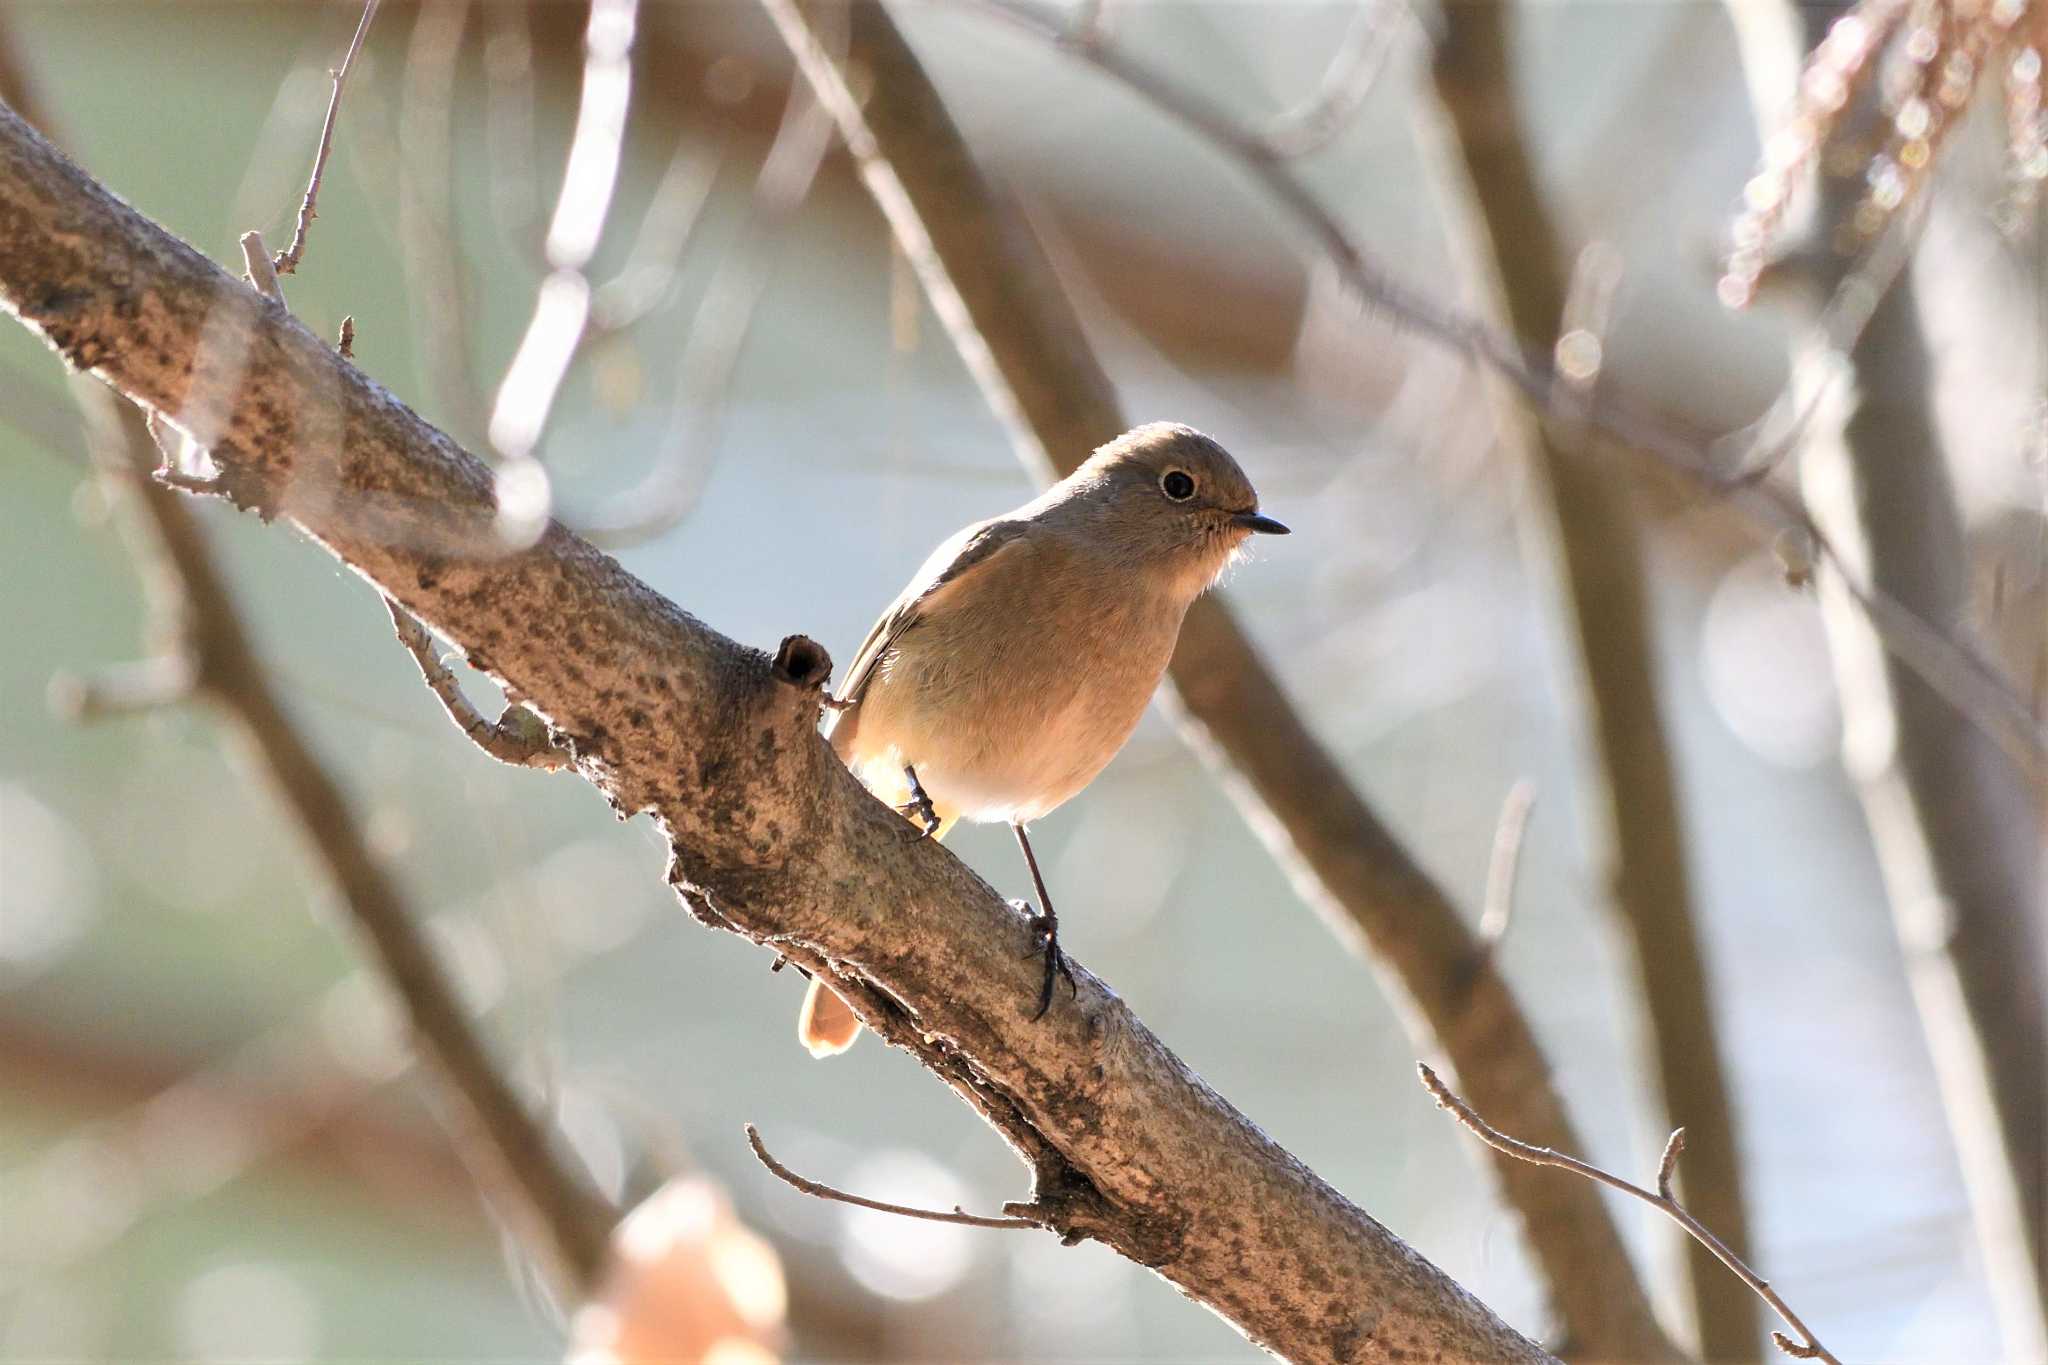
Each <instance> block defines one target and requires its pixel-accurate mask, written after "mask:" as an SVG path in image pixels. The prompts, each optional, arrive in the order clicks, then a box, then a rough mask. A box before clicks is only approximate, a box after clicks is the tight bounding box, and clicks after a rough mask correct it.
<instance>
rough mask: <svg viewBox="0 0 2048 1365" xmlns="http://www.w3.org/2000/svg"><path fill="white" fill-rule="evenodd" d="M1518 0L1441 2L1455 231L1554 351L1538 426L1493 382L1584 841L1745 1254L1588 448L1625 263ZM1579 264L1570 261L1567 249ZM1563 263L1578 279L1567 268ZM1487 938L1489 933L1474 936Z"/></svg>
mask: <svg viewBox="0 0 2048 1365" xmlns="http://www.w3.org/2000/svg"><path fill="white" fill-rule="evenodd" d="M1516 13H1517V10H1516V7H1515V5H1514V3H1513V0H1463V2H1462V3H1458V4H1455V5H1452V6H1450V7H1449V8H1447V9H1445V10H1444V11H1443V13H1442V18H1441V23H1442V26H1443V32H1442V36H1441V38H1440V40H1439V41H1438V43H1437V45H1436V50H1435V58H1434V61H1433V62H1432V64H1431V75H1432V80H1433V84H1434V86H1435V90H1436V95H1437V100H1438V102H1439V104H1440V106H1441V108H1442V111H1443V124H1444V126H1445V131H1446V133H1447V136H1445V137H1444V138H1443V139H1442V141H1443V143H1444V144H1445V146H1444V148H1443V151H1444V156H1445V159H1446V160H1448V161H1449V162H1450V163H1451V166H1450V169H1449V178H1450V179H1451V180H1452V181H1453V184H1454V188H1453V189H1452V190H1451V191H1450V192H1449V193H1447V194H1446V195H1445V196H1444V198H1445V200H1446V212H1447V216H1449V217H1451V218H1453V219H1454V220H1462V222H1461V226H1460V229H1458V230H1453V231H1452V232H1451V234H1450V236H1451V238H1452V240H1453V241H1454V242H1455V243H1457V244H1458V245H1459V246H1461V247H1463V248H1464V251H1463V253H1462V254H1464V255H1466V256H1468V257H1470V259H1467V260H1465V261H1463V262H1461V264H1463V266H1464V267H1465V270H1466V272H1467V274H1468V275H1469V276H1471V277H1472V278H1473V279H1474V280H1475V281H1476V282H1477V283H1478V284H1479V290H1478V292H1479V293H1480V294H1481V296H1482V297H1483V298H1485V299H1486V300H1487V303H1486V304H1485V305H1483V306H1484V308H1485V315H1486V316H1487V317H1488V318H1489V320H1490V321H1497V322H1498V323H1499V324H1501V325H1504V326H1505V327H1506V329H1507V331H1508V333H1509V334H1510V335H1512V336H1514V337H1516V338H1518V339H1519V340H1520V342H1521V343H1522V344H1523V345H1524V346H1526V347H1528V348H1529V349H1530V350H1531V351H1534V350H1535V349H1536V348H1537V347H1539V346H1548V348H1549V350H1550V352H1551V355H1552V357H1553V360H1552V373H1553V374H1554V375H1555V380H1554V382H1553V384H1552V386H1551V389H1550V392H1549V393H1548V394H1546V395H1544V398H1543V403H1544V405H1545V407H1546V409H1547V410H1548V411H1549V412H1550V413H1551V414H1553V415H1552V417H1551V419H1550V420H1548V421H1539V420H1537V419H1536V415H1535V413H1534V412H1532V410H1531V408H1530V407H1529V406H1528V405H1526V404H1525V403H1523V402H1521V401H1519V399H1518V398H1517V396H1516V395H1514V394H1512V393H1509V392H1506V386H1504V385H1501V384H1499V383H1489V384H1488V385H1487V388H1488V390H1489V394H1490V396H1491V397H1493V398H1494V399H1495V400H1496V401H1495V408H1496V420H1497V422H1498V425H1499V427H1500V430H1501V434H1502V437H1503V440H1504V442H1505V443H1506V445H1507V446H1508V447H1509V449H1510V451H1511V452H1512V453H1511V456H1510V458H1515V459H1518V460H1519V461H1520V462H1521V463H1522V464H1523V465H1524V467H1526V469H1527V470H1528V472H1529V475H1530V478H1529V487H1530V493H1531V494H1532V496H1530V497H1528V498H1525V499H1522V500H1521V506H1520V508H1519V509H1518V510H1519V515H1520V516H1521V517H1522V518H1523V519H1524V534H1523V537H1522V539H1523V543H1524V545H1525V546H1527V547H1529V550H1530V554H1529V557H1530V558H1531V559H1532V560H1534V561H1537V562H1536V564H1535V565H1534V566H1533V567H1535V568H1537V569H1538V570H1539V571H1547V572H1548V573H1549V574H1550V576H1551V578H1552V580H1553V582H1554V583H1555V584H1556V589H1557V591H1558V593H1559V595H1560V596H1561V597H1562V598H1563V602H1564V610H1563V612H1562V615H1563V617H1564V623H1565V629H1566V631H1567V632H1568V638H1569V639H1570V641H1571V643H1572V645H1573V646H1574V651H1573V652H1574V654H1575V656H1576V657H1575V658H1574V660H1573V661H1572V664H1571V666H1570V667H1569V668H1568V670H1567V672H1566V674H1565V677H1564V679H1563V688H1564V690H1565V692H1566V695H1567V697H1568V699H1569V700H1568V701H1567V708H1568V714H1569V715H1570V717H1571V720H1572V722H1573V728H1574V729H1576V730H1577V731H1578V732H1579V734H1580V735H1582V736H1583V738H1582V740H1581V741H1580V742H1581V744H1582V745H1583V746H1584V749H1585V751H1586V752H1585V760H1584V761H1585V767H1586V769H1587V781H1586V798H1587V799H1586V805H1587V812H1588V815H1589V817H1590V818H1589V821H1588V823H1589V824H1590V825H1591V830H1590V844H1591V849H1590V854H1591V859H1592V863H1593V865H1594V867H1596V868H1597V869H1598V870H1599V873H1600V876H1601V880H1602V882H1603V883H1604V884H1603V886H1602V888H1601V889H1602V891H1603V892H1604V893H1605V894H1604V895H1602V896H1601V897H1599V899H1598V905H1599V908H1600V909H1601V910H1603V911H1604V912H1606V913H1607V914H1608V915H1609V916H1610V917H1611V919H1612V921H1613V922H1614V924H1615V927H1616V930H1617V934H1616V940H1617V943H1618V944H1619V945H1620V946H1621V947H1622V949H1623V959H1622V968H1623V970H1624V972H1626V973H1627V976H1628V978H1629V979H1630V984H1631V985H1632V986H1633V987H1634V989H1632V990H1630V991H1629V992H1627V997H1628V998H1629V999H1630V1000H1631V1001H1632V1002H1633V1008H1634V1010H1635V1012H1636V1020H1637V1022H1638V1024H1639V1026H1640V1027H1639V1029H1638V1032H1637V1036H1638V1037H1639V1038H1640V1039H1641V1040H1642V1043H1643V1045H1644V1047H1643V1051H1644V1053H1645V1054H1646V1055H1645V1057H1644V1061H1645V1063H1646V1066H1645V1070H1646V1072H1647V1073H1648V1075H1649V1079H1650V1094H1649V1096H1648V1097H1647V1098H1648V1101H1649V1107H1650V1109H1651V1111H1652V1112H1653V1113H1655V1115H1656V1121H1657V1122H1659V1123H1669V1122H1671V1121H1672V1119H1671V1118H1670V1115H1673V1114H1684V1115H1685V1116H1686V1118H1687V1119H1688V1120H1689V1121H1690V1122H1691V1123H1692V1124H1693V1125H1694V1127H1695V1128H1696V1129H1697V1131H1698V1132H1699V1133H1700V1135H1701V1137H1702V1138H1703V1139H1704V1146H1703V1149H1702V1152H1701V1156H1700V1160H1699V1162H1698V1167H1699V1169H1698V1172H1697V1174H1698V1177H1699V1179H1698V1182H1697V1185H1696V1188H1697V1189H1698V1190H1699V1196H1698V1200H1697V1202H1698V1203H1699V1204H1700V1206H1701V1208H1702V1209H1703V1210H1704V1211H1705V1213H1706V1214H1707V1216H1708V1217H1709V1218H1711V1219H1712V1220H1713V1222H1714V1225H1715V1226H1716V1227H1718V1228H1719V1229H1720V1230H1721V1235H1722V1236H1723V1237H1724V1238H1726V1239H1727V1240H1728V1241H1729V1242H1731V1243H1732V1244H1733V1245H1734V1246H1735V1248H1736V1249H1737V1251H1738V1252H1739V1251H1741V1250H1742V1249H1744V1248H1745V1247H1746V1246H1747V1243H1748V1236H1749V1231H1748V1222H1749V1220H1748V1213H1747V1210H1746V1209H1745V1208H1744V1206H1743V1184H1744V1182H1743V1178H1742V1167H1741V1164H1740V1162H1739V1161H1738V1160H1737V1154H1738V1148H1737V1146H1736V1140H1735V1110H1734V1105H1733V1104H1732V1103H1731V1101H1730V1085H1729V1081H1728V1074H1727V1068H1726V1066H1725V1065H1724V1062H1723V1053H1724V1046H1723V1043H1722V1040H1721V1032H1720V1027H1719V1021H1718V1019H1717V1018H1716V1016H1715V1012H1714V1007H1713V998H1712V990H1711V983H1710V980H1709V975H1708V964H1707V958H1706V954H1705V951H1704V948H1703V947H1702V943H1701V934H1700V930H1699V925H1698V916H1697V914H1696V913H1695V909H1694V894H1693V889H1692V876H1691V869H1690V866H1689V862H1688V859H1687V857H1686V847H1685V826H1686V822H1685V820H1684V819H1683V809H1682V803H1681V801H1680V798H1679V788H1678V775H1677V771H1676V761H1675V759H1674V757H1673V754H1672V744H1671V740H1670V737H1669V733H1668V729H1669V727H1668V725H1667V723H1666V721H1665V717H1664V713H1663V707H1662V705H1661V688H1660V686H1659V678H1660V663H1661V660H1660V659H1659V652H1658V649H1657V646H1656V640H1655V624H1656V623H1655V613H1656V608H1655V603H1654V602H1653V600H1652V596H1651V593H1650V590H1649V586H1648V584H1649V581H1650V578H1651V572H1650V561H1649V553H1648V549H1647V547H1646V546H1645V544H1644V530H1643V525H1642V522H1643V514H1642V510H1641V508H1640V506H1639V504H1638V498H1637V496H1636V494H1637V487H1636V483H1635V480H1634V479H1632V478H1631V477H1630V476H1631V475H1634V474H1638V473H1640V472H1641V471H1640V468H1639V467H1638V466H1636V465H1632V464H1629V463H1626V462H1623V461H1621V460H1618V459H1616V458H1614V457H1613V455H1612V454H1611V453H1610V452H1607V451H1602V450H1598V449H1589V448H1588V447H1587V442H1586V441H1585V440H1584V439H1583V433H1584V430H1585V420H1586V417H1587V414H1589V413H1591V412H1593V411H1594V410H1595V407H1596V404H1597V402H1598V399H1599V392H1598V389H1597V387H1596V385H1597V381H1598V378H1599V375H1600V372H1601V369H1602V354H1601V343H1600V334H1601V332H1602V330H1604V327H1605V320H1606V314H1607V311H1608V302H1607V300H1608V298H1609V297H1610V296H1611V294H1612V291H1613V289H1614V288H1615V286H1616V284H1617V282H1618V280H1619V276H1620V264H1619V262H1618V260H1616V259H1615V258H1614V256H1613V253H1612V252H1611V251H1603V250H1602V249H1600V247H1599V246H1598V244H1597V243H1596V244H1593V245H1591V246H1588V247H1585V248H1583V249H1579V250H1576V251H1575V250H1574V249H1573V246H1572V244H1570V243H1568V242H1567V241H1566V240H1565V237H1564V231H1565V229H1564V228H1563V227H1562V226H1561V225H1560V224H1559V222H1558V219H1557V215H1555V214H1554V213H1553V212H1552V211H1551V207H1550V204H1549V202H1548V200H1547V198H1546V195H1545V193H1544V190H1543V187H1542V184H1541V182H1540V178H1539V176H1538V174H1537V170H1536V141H1535V138H1534V135H1533V130H1532V129H1530V128H1529V127H1527V126H1526V125H1525V124H1524V122H1523V120H1522V118H1521V117H1520V115H1519V112H1518V111H1519V110H1520V109H1522V108H1525V107H1526V106H1527V104H1528V99H1527V98H1526V97H1524V96H1523V94H1522V92H1521V90H1520V88H1519V85H1520V79H1521V78H1520V75H1519V73H1518V70H1517V67H1516V64H1515V63H1514V61H1513V60H1512V59H1511V54H1512V51H1513V44H1514V40H1515V37H1516V31H1515V27H1514V25H1515V21H1514V18H1513V16H1514V15H1515V14H1516ZM1575 258H1576V266H1574V260H1575ZM1568 272H1569V273H1568ZM1482 932H1483V931H1482ZM1679 1250H1681V1251H1682V1252H1684V1253H1687V1256H1688V1263H1687V1265H1686V1274H1685V1279H1686V1290H1687V1294H1686V1297H1687V1299H1688V1301H1689V1302H1688V1307H1689V1308H1690V1309H1691V1312H1690V1314H1689V1316H1690V1317H1691V1318H1692V1319H1693V1322H1694V1324H1695V1325H1696V1327H1697V1333H1698V1338H1697V1339H1698V1342H1699V1345H1700V1352H1701V1354H1702V1355H1703V1356H1704V1357H1705V1358H1706V1359H1708V1360H1713V1361H1741V1360H1749V1359H1753V1358H1754V1356H1755V1354H1756V1349H1757V1322H1756V1305H1755V1303H1754V1302H1752V1301H1751V1300H1750V1298H1749V1297H1748V1296H1747V1295H1746V1294H1743V1293H1742V1292H1741V1290H1740V1288H1739V1287H1738V1286H1736V1285H1733V1284H1731V1283H1730V1282H1729V1280H1728V1278H1727V1277H1726V1276H1725V1275H1722V1274H1721V1273H1720V1271H1719V1269H1718V1268H1717V1267H1716V1266H1714V1265H1713V1264H1712V1263H1711V1262H1710V1261H1709V1260H1708V1259H1707V1257H1706V1255H1705V1253H1703V1252H1697V1251H1695V1250H1694V1249H1693V1248H1692V1247H1689V1246H1681V1247H1680V1248H1679Z"/></svg>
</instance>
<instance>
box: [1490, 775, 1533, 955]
mask: <svg viewBox="0 0 2048 1365" xmlns="http://www.w3.org/2000/svg"><path fill="white" fill-rule="evenodd" d="M1535 805H1536V784H1535V783H1534V782H1532V781H1530V780H1529V779H1528V778H1526V777H1525V778H1523V779H1522V780H1521V781H1519V782H1517V783H1515V785H1514V786H1512V787H1510V788H1508V795H1507V799H1506V800H1505V801H1502V802H1501V805H1500V824H1499V825H1498V826H1497V827H1496V828H1495V829H1494V831H1493V856H1492V857H1490V858H1488V859H1487V860H1486V901H1485V907H1484V909H1483V910H1482V911H1481V912H1480V915H1479V941H1480V943H1481V944H1482V945H1484V946H1485V947H1486V948H1487V949H1488V950H1489V951H1491V950H1492V949H1493V948H1495V947H1497V946H1499V944H1500V941H1501V940H1502V939H1503V938H1505V937H1507V932H1508V922H1509V920H1510V918H1511V917H1512V916H1513V915H1514V912H1515V874H1516V873H1517V872H1518V871H1520V870H1521V866H1522V836H1523V835H1524V834H1525V833H1527V832H1528V829H1529V812H1530V811H1531V810H1532V809H1534V807H1535Z"/></svg>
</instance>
